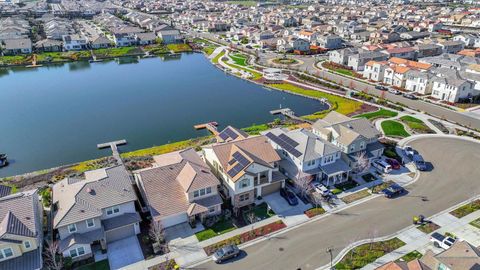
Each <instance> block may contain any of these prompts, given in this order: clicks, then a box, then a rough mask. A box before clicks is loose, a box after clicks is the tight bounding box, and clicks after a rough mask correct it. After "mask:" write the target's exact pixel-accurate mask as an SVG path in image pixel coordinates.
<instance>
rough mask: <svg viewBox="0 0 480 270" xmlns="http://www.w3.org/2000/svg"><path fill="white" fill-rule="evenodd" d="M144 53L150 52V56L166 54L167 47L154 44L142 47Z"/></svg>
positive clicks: (167, 51)
mask: <svg viewBox="0 0 480 270" xmlns="http://www.w3.org/2000/svg"><path fill="white" fill-rule="evenodd" d="M143 50H144V51H147V52H150V53H151V54H166V53H169V50H168V49H167V47H166V46H165V45H163V44H154V45H148V46H145V47H143Z"/></svg>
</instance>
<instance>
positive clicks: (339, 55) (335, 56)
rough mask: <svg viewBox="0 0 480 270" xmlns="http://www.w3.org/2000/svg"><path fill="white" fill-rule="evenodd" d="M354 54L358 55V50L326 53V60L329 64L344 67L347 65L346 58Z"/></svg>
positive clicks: (351, 49) (348, 49)
mask: <svg viewBox="0 0 480 270" xmlns="http://www.w3.org/2000/svg"><path fill="white" fill-rule="evenodd" d="M356 53H358V49H356V48H346V49H342V50H335V51H330V52H329V53H328V60H329V61H330V62H334V63H337V64H339V65H344V66H346V65H347V64H348V58H349V57H350V56H351V55H354V54H356Z"/></svg>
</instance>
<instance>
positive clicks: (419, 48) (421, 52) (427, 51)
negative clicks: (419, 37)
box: [413, 44, 442, 58]
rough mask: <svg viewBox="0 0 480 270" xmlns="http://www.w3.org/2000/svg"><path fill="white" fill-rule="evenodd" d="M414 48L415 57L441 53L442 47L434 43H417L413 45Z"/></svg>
mask: <svg viewBox="0 0 480 270" xmlns="http://www.w3.org/2000/svg"><path fill="white" fill-rule="evenodd" d="M413 48H414V49H415V53H416V57H417V58H423V57H431V56H437V55H441V54H442V47H441V46H439V45H436V44H418V45H415V46H414V47H413Z"/></svg>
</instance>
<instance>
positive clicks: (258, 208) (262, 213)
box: [243, 203, 275, 222]
mask: <svg viewBox="0 0 480 270" xmlns="http://www.w3.org/2000/svg"><path fill="white" fill-rule="evenodd" d="M252 211H253V213H255V216H256V217H257V218H258V219H260V220H264V219H267V218H269V217H272V216H274V215H275V212H273V210H271V209H270V211H268V206H267V203H261V204H259V205H255V206H254V207H253V209H252V210H250V211H245V212H243V217H244V219H245V221H247V222H249V220H248V218H247V215H248V214H249V213H251V212H252Z"/></svg>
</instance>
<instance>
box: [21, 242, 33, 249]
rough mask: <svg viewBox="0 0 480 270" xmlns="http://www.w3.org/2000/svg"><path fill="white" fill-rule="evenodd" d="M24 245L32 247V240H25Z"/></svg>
mask: <svg viewBox="0 0 480 270" xmlns="http://www.w3.org/2000/svg"><path fill="white" fill-rule="evenodd" d="M23 245H24V246H25V248H30V247H31V246H32V245H31V244H30V241H25V242H23Z"/></svg>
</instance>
